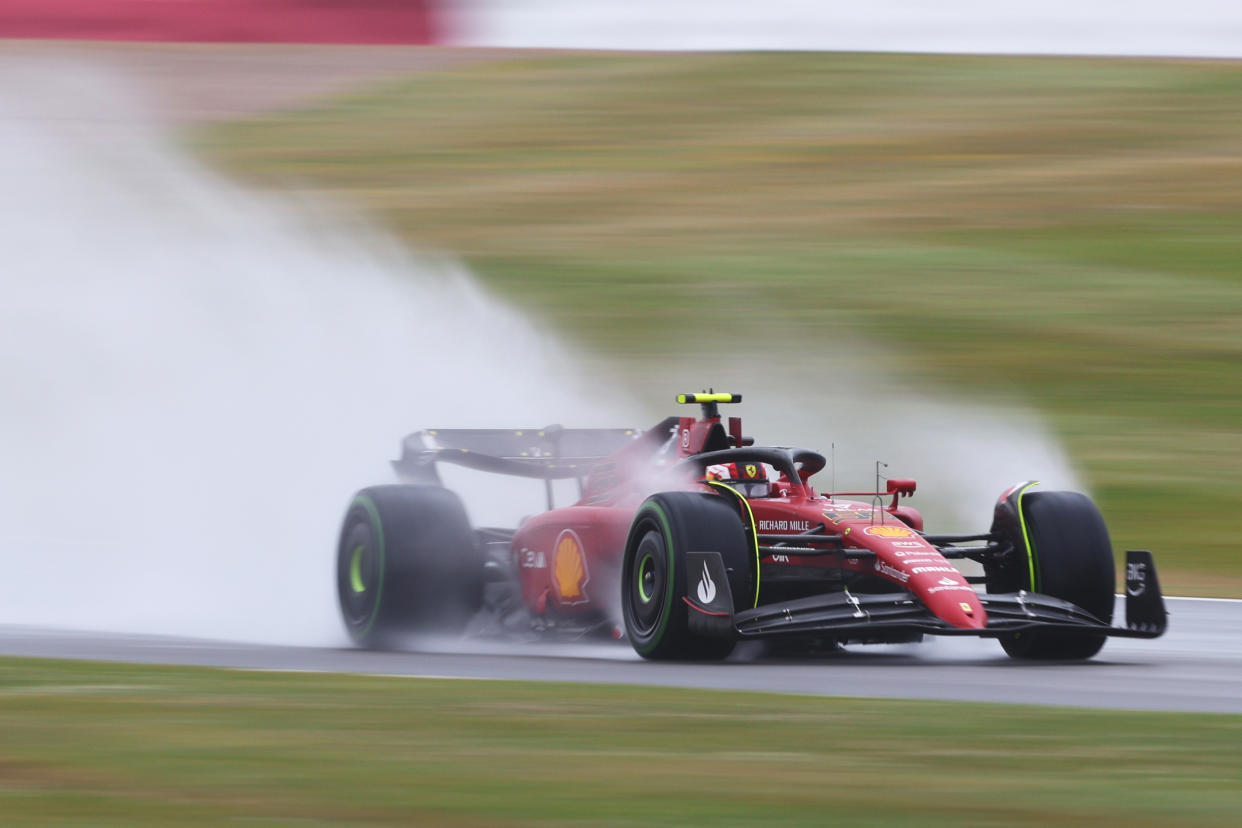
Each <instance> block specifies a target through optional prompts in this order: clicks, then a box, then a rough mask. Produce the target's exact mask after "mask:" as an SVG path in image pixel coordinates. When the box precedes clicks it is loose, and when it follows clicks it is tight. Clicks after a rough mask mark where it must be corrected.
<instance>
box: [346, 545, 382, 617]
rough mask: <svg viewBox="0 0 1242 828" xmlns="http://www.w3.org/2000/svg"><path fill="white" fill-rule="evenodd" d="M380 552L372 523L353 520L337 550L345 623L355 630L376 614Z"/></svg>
mask: <svg viewBox="0 0 1242 828" xmlns="http://www.w3.org/2000/svg"><path fill="white" fill-rule="evenodd" d="M378 570H379V553H378V550H377V549H376V548H375V537H374V534H373V533H372V531H371V524H370V523H369V522H366V521H358V522H355V523H354V524H353V525H352V526H350V527H349V529H348V531H347V532H346V534H345V537H344V542H343V543H342V544H341V552H340V570H339V572H340V578H339V589H338V591H339V593H340V598H341V611H342V615H343V616H344V618H345V623H346V624H347V625H348V626H349V627H350V628H351V629H354V630H359V629H362V628H363V627H366V626H367V625H369V624H370V623H371V620H372V616H374V614H375V610H376V604H377V600H378V598H379V593H378V590H376V589H375V588H374V587H375V586H376V584H377V583H378V579H379V571H378Z"/></svg>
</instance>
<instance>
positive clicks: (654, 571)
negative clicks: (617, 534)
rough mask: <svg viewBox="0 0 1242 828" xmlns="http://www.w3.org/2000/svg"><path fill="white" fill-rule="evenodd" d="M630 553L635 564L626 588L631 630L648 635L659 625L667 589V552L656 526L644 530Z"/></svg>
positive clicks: (640, 634) (641, 634)
mask: <svg viewBox="0 0 1242 828" xmlns="http://www.w3.org/2000/svg"><path fill="white" fill-rule="evenodd" d="M634 557H635V560H636V561H637V564H636V565H635V567H634V570H633V572H634V574H633V577H632V578H631V580H630V588H629V590H628V596H629V605H630V614H631V616H632V617H633V621H634V629H633V632H634V633H637V634H638V635H639V636H649V635H651V634H652V633H653V632H654V631H655V629H656V627H657V626H659V623H660V617H661V616H662V615H663V613H664V609H665V603H666V599H667V592H668V590H667V584H668V582H667V578H668V555H667V553H666V549H665V546H664V537H663V535H661V534H660V532H659V530H658V529H655V528H651V529H648V530H647V532H646V533H645V534H644V535H643V536H642V539H641V540H640V541H639V542H638V548H637V550H636V551H635V554H634Z"/></svg>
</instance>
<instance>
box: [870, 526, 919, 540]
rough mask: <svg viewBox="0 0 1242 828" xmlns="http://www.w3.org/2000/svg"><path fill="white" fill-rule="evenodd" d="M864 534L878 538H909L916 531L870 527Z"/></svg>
mask: <svg viewBox="0 0 1242 828" xmlns="http://www.w3.org/2000/svg"><path fill="white" fill-rule="evenodd" d="M863 534H865V535H875V536H876V537H878V538H908V537H910V536H912V535H913V534H914V530H913V529H907V528H905V527H904V526H868V527H867V528H866V529H864V530H863Z"/></svg>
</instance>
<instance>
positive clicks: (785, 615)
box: [733, 551, 1168, 638]
mask: <svg viewBox="0 0 1242 828" xmlns="http://www.w3.org/2000/svg"><path fill="white" fill-rule="evenodd" d="M979 600H980V602H981V603H982V604H983V608H984V609H985V610H986V611H987V614H988V623H987V626H986V627H984V628H982V629H960V628H958V627H954V626H951V625H950V624H948V623H947V622H945V621H943V620H941V619H940V618H937V617H936V616H935V615H933V614H932V612H931V611H930V610H928V609H927V607H926V606H925V605H924V604H923V603H922V602H920V601H919V600H918V599H916V598H915V597H914V596H913V595H911V594H910V593H908V592H898V593H885V594H880V595H876V594H855V593H851V592H849V591H848V590H846V591H844V592H832V593H827V594H824V595H813V596H811V597H809V598H801V599H797V600H793V601H786V602H783V603H777V604H767V605H765V606H762V607H756V608H755V609H750V610H743V611H742V612H739V613H736V614H735V615H734V616H733V626H734V629H735V630H736V632H737V634H738V635H739V636H741V637H743V638H760V637H767V636H780V635H802V634H812V633H814V634H828V635H840V636H843V637H844V636H848V635H851V634H859V633H862V634H865V633H867V632H868V631H879V630H887V631H892V632H898V631H900V632H912V633H928V634H931V635H974V636H980V637H984V638H996V637H997V636H1001V635H1005V634H1007V633H1013V632H1020V631H1022V630H1030V629H1035V628H1057V629H1064V630H1076V631H1080V632H1082V633H1084V634H1094V635H1100V634H1104V635H1112V636H1121V637H1126V638H1156V637H1158V636H1160V635H1163V634H1164V631H1165V628H1166V627H1167V626H1168V616H1167V614H1166V612H1165V609H1164V598H1163V597H1162V595H1161V593H1160V583H1159V581H1158V579H1157V578H1156V565H1155V562H1154V561H1153V559H1152V555H1151V553H1150V552H1145V551H1142V552H1139V551H1130V552H1127V553H1126V626H1124V627H1112V626H1109V625H1108V624H1105V623H1104V622H1103V621H1101V620H1100V619H1098V618H1096V617H1095V616H1094V615H1092V614H1090V613H1088V612H1087V611H1086V610H1084V609H1082V608H1080V607H1078V606H1076V605H1074V604H1071V603H1070V602H1068V601H1062V600H1061V599H1060V598H1053V597H1052V596H1050V595H1041V594H1040V593H1037V592H1025V591H1019V592H1011V593H1002V594H996V595H983V594H981V595H980V596H979Z"/></svg>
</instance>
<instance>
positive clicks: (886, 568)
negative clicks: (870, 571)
mask: <svg viewBox="0 0 1242 828" xmlns="http://www.w3.org/2000/svg"><path fill="white" fill-rule="evenodd" d="M875 571H876V572H878V573H880V574H881V575H887V576H888V577H890V578H893V579H895V580H898V581H901V582H902V583H903V584H904V583H905V582H906V581H908V580H910V573H909V572H905V571H903V570H900V569H898V568H897V567H895V566H890V565H889V564H886V563H884V561H876V562H875Z"/></svg>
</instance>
